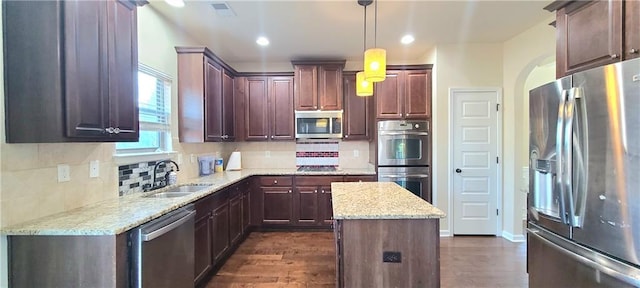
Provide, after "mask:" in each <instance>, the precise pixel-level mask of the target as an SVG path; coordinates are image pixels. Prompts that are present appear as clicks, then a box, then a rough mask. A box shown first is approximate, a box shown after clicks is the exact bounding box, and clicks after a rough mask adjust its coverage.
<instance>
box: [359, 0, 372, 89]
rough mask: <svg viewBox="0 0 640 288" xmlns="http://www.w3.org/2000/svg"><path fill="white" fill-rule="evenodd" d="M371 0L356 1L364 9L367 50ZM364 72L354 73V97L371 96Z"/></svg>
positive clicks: (364, 48)
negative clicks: (368, 10)
mask: <svg viewBox="0 0 640 288" xmlns="http://www.w3.org/2000/svg"><path fill="white" fill-rule="evenodd" d="M372 2H373V0H358V4H360V5H361V6H363V7H364V45H363V46H364V47H363V50H366V49H367V6H369V4H371V3H372ZM364 78H365V76H364V72H363V71H361V72H358V73H356V95H357V96H373V83H371V82H369V81H367V80H365V79H364Z"/></svg>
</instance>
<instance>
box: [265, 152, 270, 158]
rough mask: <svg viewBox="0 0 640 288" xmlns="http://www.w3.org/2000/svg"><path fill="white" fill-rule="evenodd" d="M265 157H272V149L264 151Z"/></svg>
mask: <svg viewBox="0 0 640 288" xmlns="http://www.w3.org/2000/svg"><path fill="white" fill-rule="evenodd" d="M264 157H267V158H271V151H269V150H266V151H264Z"/></svg>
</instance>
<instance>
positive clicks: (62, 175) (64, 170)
mask: <svg viewBox="0 0 640 288" xmlns="http://www.w3.org/2000/svg"><path fill="white" fill-rule="evenodd" d="M67 181H71V169H70V168H69V165H66V164H60V165H58V182H67Z"/></svg>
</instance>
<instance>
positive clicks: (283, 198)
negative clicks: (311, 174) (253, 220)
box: [260, 176, 294, 225]
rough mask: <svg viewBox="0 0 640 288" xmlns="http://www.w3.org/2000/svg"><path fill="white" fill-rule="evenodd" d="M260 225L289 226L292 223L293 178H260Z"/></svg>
mask: <svg viewBox="0 0 640 288" xmlns="http://www.w3.org/2000/svg"><path fill="white" fill-rule="evenodd" d="M260 190H261V192H262V193H261V195H262V201H260V202H261V206H262V209H260V210H261V212H262V224H265V225H291V224H292V223H293V220H294V219H293V177H291V176H262V177H260Z"/></svg>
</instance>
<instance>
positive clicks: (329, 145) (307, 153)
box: [296, 140, 340, 167]
mask: <svg viewBox="0 0 640 288" xmlns="http://www.w3.org/2000/svg"><path fill="white" fill-rule="evenodd" d="M339 157H340V153H339V143H338V141H330V140H318V141H312V140H304V141H298V142H296V167H300V166H316V167H323V166H333V167H338V165H339V164H340V158H339Z"/></svg>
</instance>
